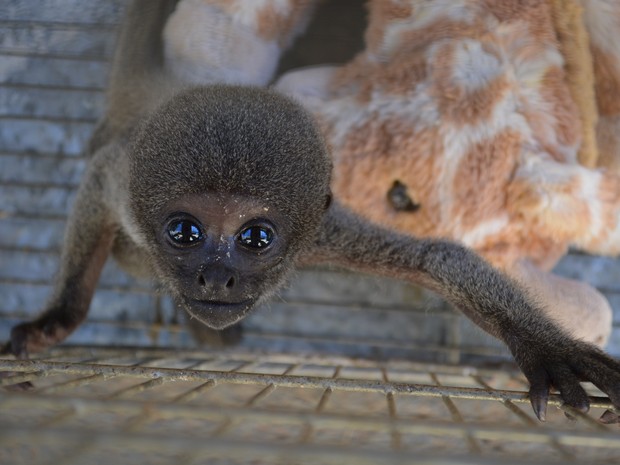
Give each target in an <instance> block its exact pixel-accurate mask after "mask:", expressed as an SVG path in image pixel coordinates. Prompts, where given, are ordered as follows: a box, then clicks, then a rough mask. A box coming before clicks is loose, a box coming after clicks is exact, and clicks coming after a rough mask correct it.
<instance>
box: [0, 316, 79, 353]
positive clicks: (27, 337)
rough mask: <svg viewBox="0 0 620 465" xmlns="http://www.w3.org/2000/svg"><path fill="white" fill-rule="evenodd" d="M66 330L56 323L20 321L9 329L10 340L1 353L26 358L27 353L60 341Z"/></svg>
mask: <svg viewBox="0 0 620 465" xmlns="http://www.w3.org/2000/svg"><path fill="white" fill-rule="evenodd" d="M68 333H69V332H68V331H66V329H65V328H64V327H63V326H62V325H60V324H57V323H50V322H47V323H46V322H45V320H43V321H39V320H37V321H33V322H27V323H21V324H19V325H17V326H15V327H13V329H12V330H11V340H10V341H9V342H7V343H6V344H5V345H4V347H2V349H1V350H0V353H1V354H13V355H15V357H16V358H18V359H22V360H24V359H27V358H28V355H29V354H32V353H35V352H42V351H44V350H45V349H48V348H49V347H52V346H53V345H55V344H57V343H58V342H60V341H62V340H63V339H64V338H65V337H66V336H67V335H68Z"/></svg>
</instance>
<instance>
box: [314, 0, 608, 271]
mask: <svg viewBox="0 0 620 465" xmlns="http://www.w3.org/2000/svg"><path fill="white" fill-rule="evenodd" d="M593 3H596V2H593ZM619 11H620V10H619ZM369 14H370V16H369V27H368V31H367V34H366V41H367V48H366V50H365V51H364V52H363V53H361V54H360V55H358V56H357V57H356V58H355V59H354V60H352V61H351V62H350V63H348V64H346V65H345V66H343V67H342V68H341V69H339V70H338V71H337V72H336V73H335V75H334V77H333V79H332V81H331V82H330V87H329V95H328V97H327V98H326V99H325V101H324V102H323V104H322V105H317V106H313V107H312V110H313V111H314V112H315V113H316V114H317V116H318V117H319V119H320V120H321V121H322V122H323V124H324V128H325V132H326V135H327V138H328V141H329V143H330V145H331V147H332V148H333V153H334V160H335V176H334V182H333V188H334V191H335V194H336V197H337V198H340V199H342V201H343V202H344V203H345V204H347V205H348V206H350V207H351V208H353V209H354V210H356V211H358V212H359V213H361V214H363V215H364V216H366V217H368V218H369V219H371V220H373V221H377V222H380V223H382V224H384V225H387V226H389V227H391V228H395V229H397V230H400V231H402V232H406V233H413V234H416V235H421V236H434V237H448V238H452V239H456V240H460V241H463V242H464V243H465V244H467V245H470V246H472V247H474V248H475V249H477V250H478V251H479V252H481V253H482V254H483V255H485V256H486V257H487V258H488V259H490V260H491V261H492V262H493V263H495V264H497V265H499V266H501V267H505V268H510V267H511V266H512V265H513V264H514V263H515V262H516V261H518V260H521V259H523V258H527V259H530V260H531V261H532V262H533V263H535V264H537V265H539V266H541V267H543V268H544V269H550V268H551V267H553V265H555V263H556V262H557V260H559V258H561V256H562V255H563V254H565V253H566V251H567V249H568V247H569V246H570V245H577V246H580V247H582V248H584V249H586V250H589V251H593V252H599V253H615V252H616V250H617V249H618V245H620V236H618V233H617V232H616V231H617V230H618V229H619V226H618V219H619V217H618V211H619V207H620V201H617V199H618V196H619V195H620V186H619V184H618V183H617V182H616V179H615V178H614V177H613V176H611V175H608V174H605V173H601V172H598V171H595V170H589V169H586V168H583V167H581V166H578V161H577V154H578V151H579V148H580V144H581V140H582V139H581V136H582V133H583V131H582V125H581V121H582V120H581V117H580V114H579V111H578V108H577V107H576V105H575V103H574V101H573V99H572V97H571V93H570V90H569V86H568V85H567V82H566V81H567V77H566V74H565V68H564V65H565V61H564V57H563V55H562V53H561V47H560V43H559V41H558V36H557V34H556V31H555V30H554V18H553V17H552V8H551V3H550V2H545V1H539V0H453V1H452V0H451V1H443V0H431V1H426V0H409V1H405V0H401V1H398V0H391V1H382V0H371V1H370V2H369ZM556 14H557V12H556ZM556 19H557V18H556ZM618 37H620V35H619V36H618ZM619 50H620V47H619ZM599 54H600V53H599ZM607 54H609V52H607ZM612 62H613V66H614V67H615V66H616V65H617V63H619V61H618V60H616V57H614V60H612ZM604 63H605V62H603V63H602V64H601V65H599V66H605V67H606V68H605V69H606V70H607V71H606V73H607V75H609V74H610V72H609V71H608V69H609V68H610V65H605V64H604ZM613 69H614V71H615V68H613ZM601 74H602V72H601V70H598V75H601ZM616 78H618V80H616ZM618 82H620V73H618V74H614V77H613V79H612V78H610V77H608V78H607V79H606V80H605V84H599V85H605V86H607V87H609V88H610V89H609V90H608V91H607V92H606V93H608V92H615V93H616V95H618V97H619V99H618V101H620V91H618V92H616V88H615V86H616V85H618V84H617V83H618ZM599 94H600V92H599ZM599 98H600V97H599ZM606 104H607V105H608V106H612V105H617V104H618V103H617V102H616V101H614V102H610V101H608V102H606ZM614 112H615V110H614ZM614 114H615V113H614ZM609 132H610V131H609V130H608V131H607V132H606V137H607V139H609V137H610V136H609ZM617 137H620V131H618V136H617ZM614 140H615V139H614ZM616 151H618V149H616ZM395 180H399V181H400V182H402V183H403V184H404V185H405V186H406V187H407V190H408V192H409V193H411V195H412V196H413V197H414V198H415V199H416V203H419V204H420V205H421V207H420V208H419V209H418V210H416V211H415V212H402V211H400V212H399V211H395V209H394V208H392V207H391V205H390V204H389V202H388V201H387V199H386V193H387V192H388V191H389V189H390V187H391V186H392V185H393V183H394V181H395ZM610 199H611V200H610ZM595 217H596V220H594V218H595ZM614 234H616V236H614ZM614 241H615V243H614ZM618 251H620V250H618Z"/></svg>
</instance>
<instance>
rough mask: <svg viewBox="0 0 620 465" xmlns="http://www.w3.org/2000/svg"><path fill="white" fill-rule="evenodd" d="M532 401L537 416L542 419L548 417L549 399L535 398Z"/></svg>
mask: <svg viewBox="0 0 620 465" xmlns="http://www.w3.org/2000/svg"><path fill="white" fill-rule="evenodd" d="M530 402H531V403H532V408H533V409H534V413H535V414H536V417H537V418H538V419H539V420H540V421H545V420H546V419H547V399H546V398H533V399H531V400H530Z"/></svg>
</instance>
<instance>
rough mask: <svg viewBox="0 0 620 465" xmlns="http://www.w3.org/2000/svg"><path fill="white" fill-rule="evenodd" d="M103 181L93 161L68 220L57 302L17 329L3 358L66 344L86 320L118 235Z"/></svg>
mask: <svg viewBox="0 0 620 465" xmlns="http://www.w3.org/2000/svg"><path fill="white" fill-rule="evenodd" d="M103 177H105V176H104V173H103V172H102V171H101V170H100V167H99V161H98V160H97V159H94V160H93V161H92V163H91V166H90V169H89V170H88V171H87V172H86V174H85V176H84V179H83V181H82V184H81V186H80V188H79V189H78V193H77V197H76V200H75V203H74V206H73V210H72V213H71V215H70V216H69V219H68V223H67V230H66V232H65V240H64V248H63V252H62V256H61V264H60V271H59V273H58V276H57V278H56V282H55V288H54V291H53V294H52V298H51V299H50V300H49V302H48V304H47V305H46V308H45V310H44V311H43V312H42V313H41V314H40V315H39V316H38V317H37V318H36V319H35V320H33V321H31V322H26V323H22V324H20V325H17V326H16V327H14V328H13V329H12V331H11V340H10V342H9V343H7V344H6V345H5V346H4V348H3V349H2V350H1V352H2V353H13V354H14V355H15V356H17V357H19V358H27V357H28V354H29V353H33V352H39V351H42V350H45V349H46V348H48V347H50V346H52V345H54V344H57V343H59V342H61V341H62V340H64V339H65V338H66V337H67V336H68V335H69V334H71V332H72V331H73V330H75V328H76V327H77V326H78V325H79V324H80V323H81V322H82V321H83V320H84V318H85V317H86V314H87V312H88V308H89V305H90V302H91V299H92V296H93V293H94V290H95V287H96V285H97V281H98V279H99V275H100V273H101V269H102V268H103V265H104V263H105V261H106V259H107V257H108V255H109V253H110V249H111V247H112V243H113V240H114V236H115V231H116V228H115V226H114V224H113V222H112V221H111V218H110V215H109V213H108V209H107V207H106V205H105V200H104V199H105V198H106V195H105V192H104V190H105V183H104V179H103Z"/></svg>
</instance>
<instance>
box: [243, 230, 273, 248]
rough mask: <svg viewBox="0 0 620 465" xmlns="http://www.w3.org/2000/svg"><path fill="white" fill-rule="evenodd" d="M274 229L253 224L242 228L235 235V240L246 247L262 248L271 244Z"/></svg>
mask: <svg viewBox="0 0 620 465" xmlns="http://www.w3.org/2000/svg"><path fill="white" fill-rule="evenodd" d="M273 237H274V231H273V229H271V228H270V227H269V226H266V225H253V226H249V227H247V228H245V229H243V230H242V231H241V232H240V233H239V235H238V236H237V241H238V242H239V243H240V244H241V245H243V246H244V247H247V248H248V249H256V250H259V249H264V248H267V247H268V246H269V244H271V242H272V241H273Z"/></svg>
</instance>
